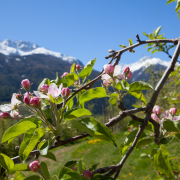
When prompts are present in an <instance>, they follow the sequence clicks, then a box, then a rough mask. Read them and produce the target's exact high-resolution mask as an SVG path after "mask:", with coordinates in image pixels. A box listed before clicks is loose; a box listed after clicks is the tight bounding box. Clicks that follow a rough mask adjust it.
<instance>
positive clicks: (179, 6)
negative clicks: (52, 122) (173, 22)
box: [175, 0, 180, 12]
mask: <svg viewBox="0 0 180 180" xmlns="http://www.w3.org/2000/svg"><path fill="white" fill-rule="evenodd" d="M175 10H176V12H178V11H179V10H180V0H178V1H177V5H176V8H175Z"/></svg>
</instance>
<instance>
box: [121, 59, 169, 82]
mask: <svg viewBox="0 0 180 180" xmlns="http://www.w3.org/2000/svg"><path fill="white" fill-rule="evenodd" d="M169 63H170V62H167V61H163V60H161V59H159V58H154V57H146V56H144V57H143V58H141V59H140V60H139V61H137V62H135V63H132V64H120V66H121V67H122V69H124V68H125V67H127V66H128V67H129V68H130V70H131V71H132V73H133V76H132V79H131V80H132V81H137V80H143V79H145V80H148V79H149V74H147V73H146V72H145V71H146V69H147V68H148V67H150V66H151V65H153V66H154V71H156V70H159V68H160V67H161V69H162V70H164V69H166V68H167V67H168V65H169Z"/></svg>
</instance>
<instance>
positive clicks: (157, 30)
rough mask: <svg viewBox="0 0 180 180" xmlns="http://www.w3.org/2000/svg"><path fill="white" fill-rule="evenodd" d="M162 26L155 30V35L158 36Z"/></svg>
mask: <svg viewBox="0 0 180 180" xmlns="http://www.w3.org/2000/svg"><path fill="white" fill-rule="evenodd" d="M161 28H162V26H159V27H158V28H157V29H156V31H155V36H158V35H159V32H160V30H161Z"/></svg>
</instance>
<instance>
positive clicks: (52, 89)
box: [48, 83, 61, 98]
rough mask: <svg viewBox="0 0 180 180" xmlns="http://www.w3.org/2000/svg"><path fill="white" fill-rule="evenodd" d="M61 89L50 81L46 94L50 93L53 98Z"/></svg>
mask: <svg viewBox="0 0 180 180" xmlns="http://www.w3.org/2000/svg"><path fill="white" fill-rule="evenodd" d="M60 93H61V90H59V88H58V87H57V86H56V84H55V83H52V84H51V85H50V86H49V88H48V95H49V94H51V95H52V97H53V98H56V97H58V96H59V95H60Z"/></svg>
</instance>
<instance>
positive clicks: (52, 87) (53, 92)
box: [34, 83, 62, 99]
mask: <svg viewBox="0 0 180 180" xmlns="http://www.w3.org/2000/svg"><path fill="white" fill-rule="evenodd" d="M61 88H62V85H60V86H59V88H58V87H57V85H56V84H55V83H52V84H51V85H50V86H49V88H48V93H47V95H44V94H42V93H41V92H39V91H34V94H35V95H36V96H37V97H38V98H45V99H49V95H50V94H51V95H52V97H53V98H56V97H58V96H59V95H60V94H61Z"/></svg>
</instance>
